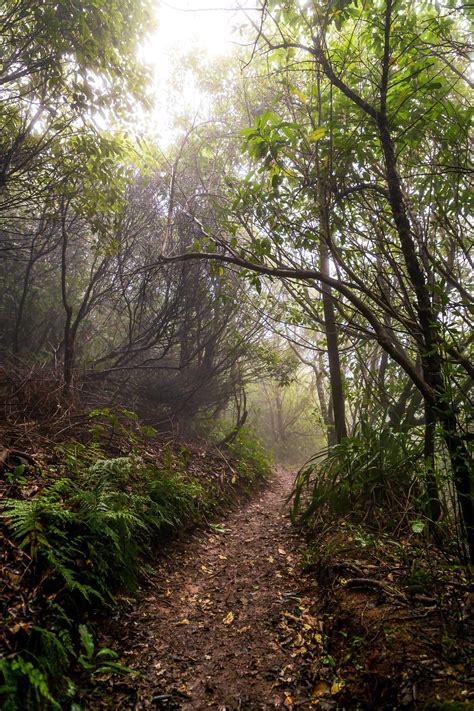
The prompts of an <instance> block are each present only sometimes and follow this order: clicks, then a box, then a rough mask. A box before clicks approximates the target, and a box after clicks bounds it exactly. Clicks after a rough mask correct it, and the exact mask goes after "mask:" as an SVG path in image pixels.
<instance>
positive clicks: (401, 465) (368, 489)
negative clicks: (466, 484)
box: [292, 419, 429, 532]
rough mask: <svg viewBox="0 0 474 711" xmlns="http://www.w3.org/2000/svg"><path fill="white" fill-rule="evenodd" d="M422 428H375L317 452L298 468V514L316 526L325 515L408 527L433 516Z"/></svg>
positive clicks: (364, 425)
mask: <svg viewBox="0 0 474 711" xmlns="http://www.w3.org/2000/svg"><path fill="white" fill-rule="evenodd" d="M425 477H426V471H425V470H424V462H423V440H422V434H421V433H419V434H418V436H417V434H416V433H413V432H412V431H411V432H408V433H407V432H400V431H395V430H392V429H390V428H385V429H383V428H381V429H378V428H374V427H373V426H371V424H370V423H369V422H368V421H367V419H362V420H361V421H360V423H359V424H358V425H357V427H356V430H355V432H354V435H353V436H352V437H346V438H345V439H343V440H342V441H341V442H340V443H339V444H336V445H335V446H334V447H332V448H330V449H329V450H323V451H322V452H320V453H318V454H317V455H316V456H314V457H312V458H311V459H310V460H309V461H308V462H307V463H306V464H305V465H304V466H303V467H302V468H301V470H300V471H299V472H298V476H297V478H296V481H295V486H294V490H293V494H292V495H293V500H292V515H293V519H294V520H295V521H297V522H299V523H303V524H305V525H307V526H309V527H310V528H314V527H315V525H316V523H317V522H318V521H320V517H321V515H323V514H324V513H326V514H328V513H329V514H334V515H337V516H349V517H350V519H351V521H353V522H358V523H364V524H366V525H368V526H372V527H376V528H378V529H385V530H392V531H395V530H397V531H399V532H400V531H402V530H403V531H406V530H407V529H409V528H410V526H414V527H415V528H417V527H421V530H423V528H424V524H425V523H426V522H428V520H429V518H428V509H427V502H426V499H425V493H424V492H425Z"/></svg>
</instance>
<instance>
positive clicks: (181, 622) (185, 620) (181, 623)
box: [176, 617, 189, 626]
mask: <svg viewBox="0 0 474 711" xmlns="http://www.w3.org/2000/svg"><path fill="white" fill-rule="evenodd" d="M176 625H177V626H178V625H189V620H188V619H187V618H186V617H185V618H184V620H181V621H180V622H177V623H176Z"/></svg>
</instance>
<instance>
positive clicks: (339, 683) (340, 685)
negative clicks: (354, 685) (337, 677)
mask: <svg viewBox="0 0 474 711" xmlns="http://www.w3.org/2000/svg"><path fill="white" fill-rule="evenodd" d="M343 688H344V682H343V681H336V682H334V684H333V685H332V686H331V694H332V695H333V696H334V695H335V694H338V693H339V692H340V691H341V689H343Z"/></svg>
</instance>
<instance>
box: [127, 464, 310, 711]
mask: <svg viewBox="0 0 474 711" xmlns="http://www.w3.org/2000/svg"><path fill="white" fill-rule="evenodd" d="M292 482H293V475H292V474H290V473H288V472H285V471H282V470H280V471H279V472H278V474H277V476H276V477H275V479H274V480H273V482H272V483H271V484H270V486H269V487H268V488H267V489H266V490H265V491H264V492H263V493H261V494H260V496H257V497H256V498H254V499H252V500H251V501H250V502H248V503H246V504H245V505H244V506H243V508H241V509H239V510H238V511H235V512H233V513H231V514H230V515H229V516H228V517H227V518H226V520H225V521H224V523H223V524H222V525H217V526H214V527H213V528H212V529H211V530H210V531H206V532H199V533H198V534H197V535H195V536H194V537H193V538H192V540H191V541H189V539H188V540H187V541H185V542H183V544H181V545H179V544H178V545H177V546H173V547H172V551H170V552H169V556H168V558H167V560H166V561H165V563H164V565H161V566H160V567H159V570H158V571H157V572H156V573H155V574H154V577H153V585H152V586H150V592H149V594H148V595H147V596H146V598H145V599H143V600H142V602H141V603H140V604H139V606H138V607H135V608H134V609H133V611H132V612H131V613H130V614H129V615H128V616H127V618H126V619H125V620H122V622H121V625H120V632H119V634H120V636H121V638H122V640H123V642H122V644H121V647H122V650H123V655H122V658H123V659H124V660H125V661H126V663H128V664H130V665H131V666H134V667H139V668H140V669H141V671H142V672H143V673H144V677H143V679H142V680H141V681H140V682H138V683H137V684H136V685H135V688H134V689H133V690H132V689H129V691H128V693H124V690H122V691H121V692H119V693H118V694H117V696H116V698H115V701H114V707H115V708H134V709H146V708H182V709H204V708H214V709H222V710H223V709H226V710H227V709H228V710H230V709H266V708H268V709H270V708H278V707H283V706H284V705H287V706H288V705H290V701H289V699H288V697H287V695H286V694H285V692H284V691H282V690H281V689H280V688H276V684H277V683H278V677H279V674H280V671H281V669H282V667H283V665H284V664H285V662H287V661H288V652H285V651H284V650H283V649H282V648H281V646H280V645H279V644H278V643H277V637H278V632H279V630H278V626H279V623H280V621H281V619H282V616H283V615H284V613H285V610H286V607H287V606H288V603H289V602H290V598H291V596H292V595H293V594H294V592H295V586H296V584H297V574H296V570H295V566H296V565H297V564H298V561H299V558H300V552H299V548H300V545H301V541H300V540H299V538H298V535H297V534H296V533H295V532H294V530H292V528H291V525H290V521H289V518H288V514H287V510H286V507H285V506H284V503H285V499H286V497H287V496H288V494H289V492H290V489H291V485H292ZM113 634H114V635H115V634H116V632H114V633H113ZM117 691H118V690H117ZM130 692H132V694H130ZM133 697H134V698H133Z"/></svg>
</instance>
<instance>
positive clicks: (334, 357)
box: [320, 241, 347, 443]
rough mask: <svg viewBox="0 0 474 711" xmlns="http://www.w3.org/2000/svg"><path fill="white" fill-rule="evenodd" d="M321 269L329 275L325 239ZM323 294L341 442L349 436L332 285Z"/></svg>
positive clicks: (321, 248) (333, 390) (338, 440)
mask: <svg viewBox="0 0 474 711" xmlns="http://www.w3.org/2000/svg"><path fill="white" fill-rule="evenodd" d="M320 269H321V272H322V273H323V274H327V275H328V276H329V253H328V247H327V244H326V243H325V242H324V241H322V242H321V247H320ZM322 294H323V310H324V323H325V329H326V342H327V349H328V360H329V381H330V384H331V401H332V411H333V415H334V427H335V433H336V442H337V443H339V442H340V441H341V440H342V439H343V438H344V437H347V429H346V415H345V402H344V386H343V382H342V372H341V360H340V357H339V343H338V333H337V323H336V316H335V313H334V303H333V297H332V293H331V287H329V286H327V285H325V284H323V286H322Z"/></svg>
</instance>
